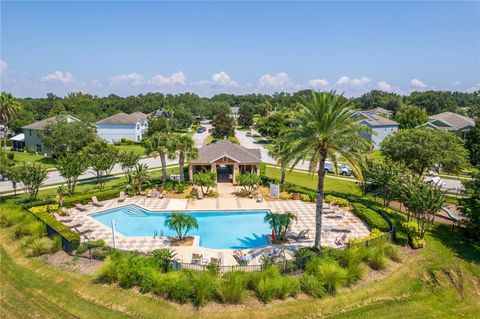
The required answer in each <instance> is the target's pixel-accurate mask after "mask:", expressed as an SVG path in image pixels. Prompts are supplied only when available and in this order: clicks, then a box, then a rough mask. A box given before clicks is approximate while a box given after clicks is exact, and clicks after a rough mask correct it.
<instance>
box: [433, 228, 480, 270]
mask: <svg viewBox="0 0 480 319" xmlns="http://www.w3.org/2000/svg"><path fill="white" fill-rule="evenodd" d="M430 236H432V237H434V238H436V239H438V240H440V241H441V242H442V244H444V245H445V246H446V247H448V248H450V249H451V250H452V251H453V252H455V254H456V255H457V256H458V257H459V258H461V259H463V260H465V261H467V262H472V263H475V264H480V243H478V242H475V241H473V240H470V239H467V238H465V237H464V236H463V231H462V229H460V228H454V229H452V226H448V225H443V224H435V225H434V226H433V228H432V229H431V231H430ZM427 245H428V243H427Z"/></svg>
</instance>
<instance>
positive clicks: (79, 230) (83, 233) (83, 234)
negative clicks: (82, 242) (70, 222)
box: [71, 226, 93, 236]
mask: <svg viewBox="0 0 480 319" xmlns="http://www.w3.org/2000/svg"><path fill="white" fill-rule="evenodd" d="M71 228H73V230H75V231H76V232H77V233H78V234H79V235H80V236H85V235H86V234H90V233H92V232H93V230H91V229H84V230H81V229H80V228H78V227H77V226H72V227H71Z"/></svg>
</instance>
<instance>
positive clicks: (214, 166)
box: [211, 163, 217, 172]
mask: <svg viewBox="0 0 480 319" xmlns="http://www.w3.org/2000/svg"><path fill="white" fill-rule="evenodd" d="M211 170H212V172H215V171H216V170H217V164H215V163H213V164H212V167H211Z"/></svg>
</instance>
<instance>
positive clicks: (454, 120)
mask: <svg viewBox="0 0 480 319" xmlns="http://www.w3.org/2000/svg"><path fill="white" fill-rule="evenodd" d="M435 121H441V122H443V123H445V124H447V125H448V126H449V127H448V128H447V127H441V128H442V129H447V130H459V129H462V128H464V127H467V126H475V121H474V120H473V119H471V118H469V117H466V116H463V115H460V114H456V113H452V112H443V113H440V114H436V115H432V116H430V121H429V123H428V124H430V125H434V126H435V124H433V122H435Z"/></svg>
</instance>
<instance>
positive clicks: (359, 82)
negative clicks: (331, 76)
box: [336, 75, 371, 87]
mask: <svg viewBox="0 0 480 319" xmlns="http://www.w3.org/2000/svg"><path fill="white" fill-rule="evenodd" d="M370 82H371V80H370V78H367V77H366V76H362V77H361V78H358V79H351V78H349V77H348V76H346V75H344V76H342V77H340V78H339V79H338V81H337V83H336V85H337V86H347V85H349V86H358V87H362V86H365V85H367V84H369V83H370Z"/></svg>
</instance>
